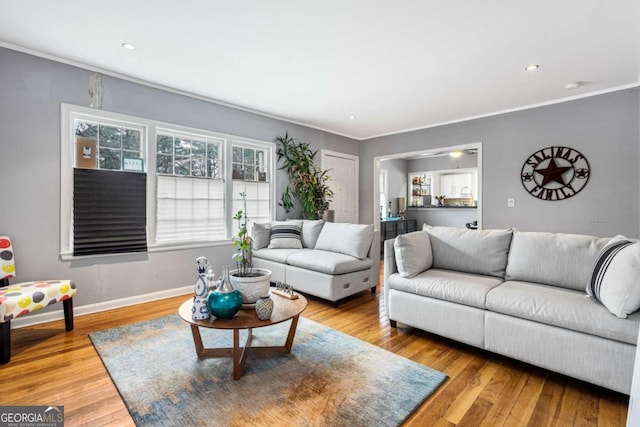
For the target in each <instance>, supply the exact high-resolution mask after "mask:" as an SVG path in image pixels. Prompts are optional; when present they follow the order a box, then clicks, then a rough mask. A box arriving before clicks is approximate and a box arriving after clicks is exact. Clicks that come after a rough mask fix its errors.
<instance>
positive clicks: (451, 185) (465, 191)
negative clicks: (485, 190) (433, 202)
mask: <svg viewBox="0 0 640 427" xmlns="http://www.w3.org/2000/svg"><path fill="white" fill-rule="evenodd" d="M477 194H478V173H477V172H473V173H446V174H442V175H440V194H439V195H441V196H446V197H447V198H448V199H475V198H476V196H477Z"/></svg>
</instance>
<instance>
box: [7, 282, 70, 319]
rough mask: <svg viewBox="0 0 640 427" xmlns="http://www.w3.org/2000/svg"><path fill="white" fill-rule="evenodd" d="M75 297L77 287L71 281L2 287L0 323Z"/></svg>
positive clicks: (25, 283)
mask: <svg viewBox="0 0 640 427" xmlns="http://www.w3.org/2000/svg"><path fill="white" fill-rule="evenodd" d="M75 295H76V285H75V283H73V282H72V281H70V280H41V281H36V282H24V283H17V284H15V285H9V286H5V287H2V288H0V323H4V322H7V321H11V320H12V319H15V318H17V317H20V316H24V315H25V314H29V313H31V312H33V311H36V310H40V309H41V308H44V307H47V306H49V305H51V304H55V303H57V302H61V301H64V300H67V299H69V298H73V297H74V296H75Z"/></svg>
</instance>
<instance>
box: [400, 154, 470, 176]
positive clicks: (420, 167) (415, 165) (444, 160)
mask: <svg viewBox="0 0 640 427" xmlns="http://www.w3.org/2000/svg"><path fill="white" fill-rule="evenodd" d="M475 167H478V155H477V154H463V155H462V156H460V157H458V158H455V157H451V156H437V157H426V158H423V159H414V160H409V163H408V167H407V169H408V172H427V171H440V170H449V169H462V168H475Z"/></svg>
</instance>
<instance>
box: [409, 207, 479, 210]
mask: <svg viewBox="0 0 640 427" xmlns="http://www.w3.org/2000/svg"><path fill="white" fill-rule="evenodd" d="M477 208H478V207H477V206H409V207H408V208H407V209H417V210H425V209H477Z"/></svg>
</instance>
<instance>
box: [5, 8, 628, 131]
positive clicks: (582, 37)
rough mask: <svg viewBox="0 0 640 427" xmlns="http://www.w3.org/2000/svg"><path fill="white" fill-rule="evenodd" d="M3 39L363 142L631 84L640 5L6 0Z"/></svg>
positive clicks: (8, 44)
mask: <svg viewBox="0 0 640 427" xmlns="http://www.w3.org/2000/svg"><path fill="white" fill-rule="evenodd" d="M124 42H129V43H133V44H135V45H136V46H137V49H135V50H132V51H130V50H126V49H123V48H122V46H121V45H122V43H124ZM0 45H2V46H5V47H10V48H13V49H17V50H22V51H26V52H30V53H35V54H38V55H42V56H45V57H50V58H54V59H58V60H63V61H65V62H68V63H72V64H77V65H81V66H85V67H87V68H90V69H93V70H100V71H103V72H104V73H106V74H112V75H118V76H128V78H133V79H135V80H137V81H143V82H147V83H151V84H154V85H158V86H161V87H166V88H171V89H173V90H178V91H181V92H184V93H188V94H193V95H196V96H199V97H204V98H207V99H210V100H212V101H215V102H219V103H222V104H225V105H232V106H236V107H239V108H242V109H245V110H249V111H254V112H258V113H261V114H265V115H268V116H271V117H277V118H281V119H284V120H287V121H290V122H295V123H300V124H304V125H306V126H311V127H314V128H318V129H323V130H327V131H329V132H333V133H336V134H340V135H344V136H349V137H352V138H355V139H360V140H361V139H367V138H371V137H374V136H380V135H387V134H393V133H398V132H403V131H407V130H413V129H419V128H424V127H429V126H434V125H437V124H443V123H451V122H455V121H460V120H464V119H469V118H474V117H482V116H486V115H491V114H495V113H498V112H504V111H512V110H517V109H521V108H527V107H530V106H535V105H544V104H547V103H552V102H557V101H560V100H566V99H573V98H576V97H583V96H588V95H593V94H596V93H602V92H606V91H611V90H615V89H619V88H625V87H632V86H637V85H638V82H639V78H640V2H639V1H638V0H616V1H611V0H599V1H598V0H562V1H558V0H539V1H527V2H524V1H513V0H484V1H472V0H467V1H464V0H457V1H456V0H454V1H442V0H440V1H434V0H424V1H418V0H401V1H389V0H323V1H309V0H306V1H304V0H303V1H301V0H270V1H264V0H234V1H231V0H229V1H216V0H181V1H176V0H154V1H153V2H148V1H142V0H109V1H105V0H100V1H96V0H66V1H51V0H22V1H16V0H0ZM534 63H535V64H539V65H540V68H539V69H537V70H535V71H529V72H528V71H525V66H527V65H529V64H534ZM0 67H1V64H0ZM575 81H579V82H583V84H582V85H581V86H580V87H578V88H576V89H573V90H566V89H565V85H566V84H568V83H570V82H575ZM106 90H107V92H108V90H109V88H108V86H107V87H106ZM350 116H353V117H354V118H353V119H350Z"/></svg>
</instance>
